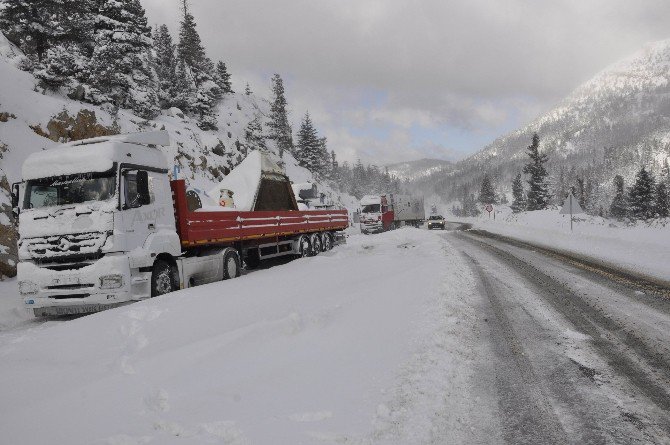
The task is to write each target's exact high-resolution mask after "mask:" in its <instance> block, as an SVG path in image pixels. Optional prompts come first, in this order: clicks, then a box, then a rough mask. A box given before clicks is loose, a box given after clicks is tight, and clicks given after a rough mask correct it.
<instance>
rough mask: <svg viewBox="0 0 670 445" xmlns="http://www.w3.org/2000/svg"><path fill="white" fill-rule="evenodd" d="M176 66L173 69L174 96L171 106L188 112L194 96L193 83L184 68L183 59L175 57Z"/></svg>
mask: <svg viewBox="0 0 670 445" xmlns="http://www.w3.org/2000/svg"><path fill="white" fill-rule="evenodd" d="M176 63H177V68H176V70H175V83H174V88H173V90H174V97H173V98H172V106H174V107H177V108H179V109H181V110H182V111H184V112H186V113H188V112H189V111H190V110H191V109H192V107H193V98H194V96H195V85H194V84H193V82H192V81H191V77H190V75H189V74H188V70H187V69H186V64H185V63H184V61H183V60H181V59H177V61H176Z"/></svg>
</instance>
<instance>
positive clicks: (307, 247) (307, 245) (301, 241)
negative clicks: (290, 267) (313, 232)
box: [297, 235, 312, 258]
mask: <svg viewBox="0 0 670 445" xmlns="http://www.w3.org/2000/svg"><path fill="white" fill-rule="evenodd" d="M311 253H312V243H311V242H310V241H309V237H308V236H307V235H301V236H300V238H298V255H297V257H298V258H304V257H307V256H310V255H311Z"/></svg>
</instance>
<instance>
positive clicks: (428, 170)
mask: <svg viewBox="0 0 670 445" xmlns="http://www.w3.org/2000/svg"><path fill="white" fill-rule="evenodd" d="M452 165H453V163H452V162H449V161H444V160H441V159H419V160H418V161H410V162H398V163H395V164H388V165H386V166H385V167H386V168H388V171H389V174H390V175H391V176H395V177H396V178H398V179H400V180H401V181H416V180H418V179H421V178H424V177H426V176H430V175H434V174H437V173H444V172H446V171H449V169H450V167H451V166H452Z"/></svg>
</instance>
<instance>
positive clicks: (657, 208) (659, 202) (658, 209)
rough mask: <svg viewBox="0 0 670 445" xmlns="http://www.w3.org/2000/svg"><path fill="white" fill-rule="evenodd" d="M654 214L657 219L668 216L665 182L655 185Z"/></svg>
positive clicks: (668, 205)
mask: <svg viewBox="0 0 670 445" xmlns="http://www.w3.org/2000/svg"><path fill="white" fill-rule="evenodd" d="M654 213H655V214H656V216H657V217H659V218H667V217H668V216H670V201H668V186H667V185H666V183H665V182H659V183H658V184H657V185H656V200H655V202H654Z"/></svg>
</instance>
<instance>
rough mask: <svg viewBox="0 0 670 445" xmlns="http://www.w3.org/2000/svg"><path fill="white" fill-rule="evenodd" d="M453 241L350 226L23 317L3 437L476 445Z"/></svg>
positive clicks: (462, 291)
mask: <svg viewBox="0 0 670 445" xmlns="http://www.w3.org/2000/svg"><path fill="white" fill-rule="evenodd" d="M445 243H446V241H445V240H444V239H443V238H441V237H440V236H438V234H437V233H430V232H427V231H425V230H416V229H401V230H397V231H394V232H390V233H385V234H381V235H378V236H373V237H368V236H362V235H352V236H350V237H349V242H348V244H347V245H344V246H339V247H337V248H336V249H335V250H333V251H331V252H329V253H326V254H322V255H319V256H317V257H313V258H306V259H300V260H296V261H292V262H290V263H287V264H284V265H280V266H275V267H272V268H271V269H268V270H260V271H256V272H252V273H249V274H248V275H245V276H243V277H241V278H238V279H235V280H231V281H226V282H221V283H215V284H211V285H206V286H202V287H198V288H193V289H188V290H185V291H180V292H177V293H174V294H170V295H167V296H164V297H160V298H157V299H153V300H149V301H144V302H140V303H134V304H131V305H128V306H124V307H121V308H117V309H113V310H109V311H106V312H102V313H99V314H94V315H90V316H86V317H82V318H78V319H74V320H69V321H62V322H55V321H49V322H47V323H35V322H32V323H31V322H23V323H22V324H18V326H15V328H14V329H8V330H5V331H4V332H2V333H0V357H2V360H0V381H2V382H3V384H2V385H0V437H3V441H6V443H12V444H34V443H68V444H91V443H108V444H139V443H156V444H170V443H180V444H183V443H193V444H202V443H227V444H228V443H230V444H242V443H253V444H262V443H267V444H270V443H272V444H300V443H344V442H346V443H371V442H375V443H425V442H427V441H428V440H429V437H430V436H431V435H433V436H434V435H435V434H436V431H438V429H439V430H440V431H442V432H441V433H440V434H443V435H445V436H444V437H445V440H447V439H450V440H456V441H459V442H464V441H465V442H467V441H468V438H469V439H472V437H471V435H472V434H474V433H473V431H475V429H474V428H473V427H472V424H471V422H477V419H478V418H480V417H481V416H485V415H486V413H485V410H482V409H480V408H478V407H477V405H478V402H477V401H476V400H475V399H476V398H475V397H472V394H471V393H470V391H471V388H470V386H469V383H468V379H469V372H471V371H469V370H471V367H472V358H471V357H472V355H473V354H475V351H476V349H477V348H476V347H474V346H473V343H474V340H473V338H474V337H475V336H476V333H475V332H474V329H475V328H474V326H475V325H476V323H474V321H473V320H475V319H476V314H475V313H474V309H473V308H472V307H471V306H470V305H469V304H468V303H467V301H468V299H469V298H470V297H471V295H473V293H474V292H475V291H474V282H473V280H472V277H471V274H470V272H469V269H468V268H467V266H465V265H464V263H463V262H462V260H461V259H460V257H459V256H458V255H456V254H454V253H453V252H451V250H450V249H449V248H447V246H446V244H445ZM2 286H3V287H2V290H3V291H4V292H3V298H7V297H9V296H8V295H6V291H7V290H10V289H13V290H12V291H11V292H9V293H13V294H14V295H16V290H15V287H13V286H15V282H12V281H9V282H5V283H2ZM17 300H18V298H17ZM5 315H7V312H6V311H5ZM15 315H16V313H15ZM5 318H6V317H5ZM20 319H21V318H20V317H18V320H19V323H20ZM445 393H447V394H449V397H448V398H444V397H443V394H445ZM447 409H451V410H452V411H454V412H456V413H457V415H450V416H444V415H442V416H440V413H444V412H446V410H447ZM487 418H488V419H491V418H492V416H487ZM433 422H435V423H434V424H433V426H431V424H432V423H433ZM488 423H489V424H490V423H491V422H490V421H488ZM476 431H481V428H478V429H477V430H476Z"/></svg>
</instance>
